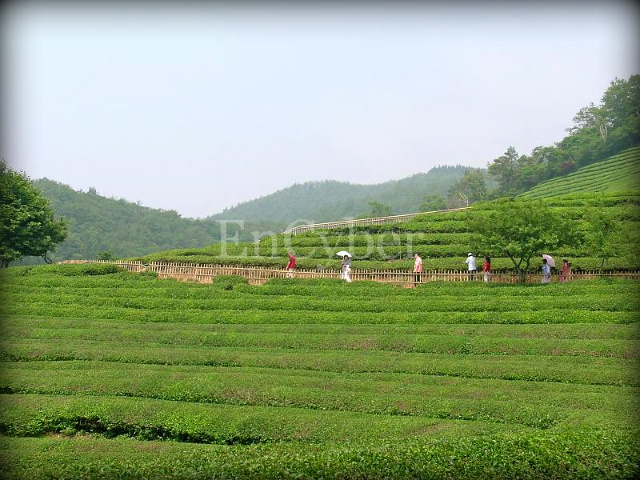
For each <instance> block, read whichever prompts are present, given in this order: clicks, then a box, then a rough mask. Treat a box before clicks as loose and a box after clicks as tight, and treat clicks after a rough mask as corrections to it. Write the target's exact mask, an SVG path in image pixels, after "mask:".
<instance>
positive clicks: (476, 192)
mask: <svg viewBox="0 0 640 480" xmlns="http://www.w3.org/2000/svg"><path fill="white" fill-rule="evenodd" d="M448 198H449V202H450V203H451V204H452V205H464V206H467V205H469V204H473V203H477V202H480V201H482V200H486V199H487V184H486V182H485V172H484V171H483V170H482V169H481V168H469V169H467V170H465V172H464V175H463V176H462V178H461V179H460V180H458V181H457V182H456V183H454V184H453V185H452V186H451V188H449V192H448ZM460 200H462V202H460Z"/></svg>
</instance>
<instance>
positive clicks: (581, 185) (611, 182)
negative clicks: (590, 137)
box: [522, 147, 640, 199]
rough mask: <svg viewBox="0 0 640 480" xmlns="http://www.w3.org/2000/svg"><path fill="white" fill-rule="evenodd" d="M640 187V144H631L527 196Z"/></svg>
mask: <svg viewBox="0 0 640 480" xmlns="http://www.w3.org/2000/svg"><path fill="white" fill-rule="evenodd" d="M638 190H640V147H635V148H630V149H628V150H625V151H624V152H621V153H619V154H618V155H614V156H613V157H611V158H609V159H608V160H605V161H602V162H597V163H594V164H592V165H588V166H586V167H583V168H581V169H579V170H578V171H576V172H574V173H571V174H569V175H565V176H563V177H558V178H554V179H552V180H549V181H547V182H544V183H541V184H540V185H536V186H535V187H534V188H532V189H531V190H529V191H528V192H526V193H524V194H523V195H522V197H523V198H529V199H535V198H550V197H558V196H562V195H567V194H571V193H589V192H624V191H635V192H637V191H638Z"/></svg>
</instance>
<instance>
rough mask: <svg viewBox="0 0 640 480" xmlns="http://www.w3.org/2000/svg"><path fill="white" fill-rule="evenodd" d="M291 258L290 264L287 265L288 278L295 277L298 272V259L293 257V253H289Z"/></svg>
mask: <svg viewBox="0 0 640 480" xmlns="http://www.w3.org/2000/svg"><path fill="white" fill-rule="evenodd" d="M287 255H288V256H289V263H287V268H286V270H287V278H293V275H294V273H295V271H296V257H294V256H293V253H291V252H287Z"/></svg>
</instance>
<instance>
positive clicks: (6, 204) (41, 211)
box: [0, 160, 67, 268]
mask: <svg viewBox="0 0 640 480" xmlns="http://www.w3.org/2000/svg"><path fill="white" fill-rule="evenodd" d="M0 192H1V196H0V267H1V268H6V267H8V266H9V262H11V261H14V260H19V259H20V258H22V257H26V256H37V257H42V258H44V260H45V261H46V262H50V261H51V260H50V259H49V258H48V257H47V252H49V251H50V250H54V249H55V246H56V244H58V243H60V242H62V241H63V240H64V239H65V238H66V236H67V222H66V220H64V219H61V220H55V219H54V212H53V209H52V208H51V207H50V205H49V201H48V200H47V199H46V198H45V197H43V196H42V195H41V194H40V192H38V190H36V188H35V187H34V186H33V185H32V183H31V181H30V180H29V178H28V177H27V175H26V174H24V173H19V172H15V171H13V170H11V169H10V168H9V167H8V166H7V164H6V163H5V162H4V160H3V161H2V162H0Z"/></svg>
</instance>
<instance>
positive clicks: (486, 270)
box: [482, 257, 491, 282]
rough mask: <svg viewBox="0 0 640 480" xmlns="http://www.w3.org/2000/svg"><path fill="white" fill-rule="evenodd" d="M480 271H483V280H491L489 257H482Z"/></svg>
mask: <svg viewBox="0 0 640 480" xmlns="http://www.w3.org/2000/svg"><path fill="white" fill-rule="evenodd" d="M482 273H483V277H484V281H485V282H488V281H490V280H491V258H489V257H484V265H482Z"/></svg>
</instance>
